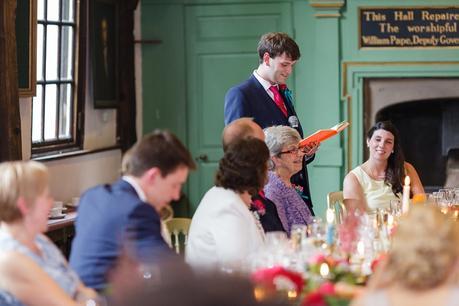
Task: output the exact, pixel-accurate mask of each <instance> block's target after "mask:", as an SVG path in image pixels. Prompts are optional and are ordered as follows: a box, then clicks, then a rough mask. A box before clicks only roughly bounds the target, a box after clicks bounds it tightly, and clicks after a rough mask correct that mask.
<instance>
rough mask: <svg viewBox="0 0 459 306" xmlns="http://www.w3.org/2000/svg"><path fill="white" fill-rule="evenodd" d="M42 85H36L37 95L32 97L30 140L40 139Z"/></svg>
mask: <svg viewBox="0 0 459 306" xmlns="http://www.w3.org/2000/svg"><path fill="white" fill-rule="evenodd" d="M42 95H43V86H42V85H37V95H36V96H35V97H34V98H33V99H32V142H37V141H41V140H42V138H43V135H42V134H41V125H42V116H41V115H42V110H43V100H42V98H43V96H42Z"/></svg>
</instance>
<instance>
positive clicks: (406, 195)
mask: <svg viewBox="0 0 459 306" xmlns="http://www.w3.org/2000/svg"><path fill="white" fill-rule="evenodd" d="M409 209H410V177H409V176H408V175H407V176H405V185H403V195H402V213H403V214H406V213H407V212H408V210H409Z"/></svg>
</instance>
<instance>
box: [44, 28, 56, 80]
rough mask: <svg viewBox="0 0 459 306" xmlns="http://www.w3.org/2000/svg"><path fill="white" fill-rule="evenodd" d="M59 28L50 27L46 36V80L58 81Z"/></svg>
mask: <svg viewBox="0 0 459 306" xmlns="http://www.w3.org/2000/svg"><path fill="white" fill-rule="evenodd" d="M58 31H59V28H58V26H54V25H49V26H48V27H47V35H46V80H48V81H49V80H55V79H57V61H58V58H57V46H58V44H57V41H58V40H57V39H58Z"/></svg>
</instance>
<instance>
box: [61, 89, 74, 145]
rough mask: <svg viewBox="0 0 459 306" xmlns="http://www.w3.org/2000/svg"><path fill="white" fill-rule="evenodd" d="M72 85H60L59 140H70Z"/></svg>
mask: <svg viewBox="0 0 459 306" xmlns="http://www.w3.org/2000/svg"><path fill="white" fill-rule="evenodd" d="M71 99H72V85H70V84H61V92H60V101H59V104H60V109H59V117H60V120H59V139H62V138H70V136H71V133H70V122H71V121H72V118H71V114H72V113H71V110H72V101H71Z"/></svg>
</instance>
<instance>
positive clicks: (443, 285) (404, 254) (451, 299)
mask: <svg viewBox="0 0 459 306" xmlns="http://www.w3.org/2000/svg"><path fill="white" fill-rule="evenodd" d="M458 260H459V228H458V224H457V222H455V221H453V220H451V219H450V218H448V217H447V216H446V215H444V214H442V213H441V212H440V211H439V210H437V209H436V208H434V207H425V206H414V207H413V208H411V209H410V212H409V213H408V215H407V216H406V218H405V219H402V220H401V222H400V223H399V226H398V227H397V230H396V233H395V236H394V238H393V241H392V248H391V250H390V252H389V254H388V257H387V258H386V259H385V260H384V261H383V262H381V264H380V265H379V266H378V268H377V271H376V272H375V274H374V275H373V276H372V278H371V279H370V283H369V285H368V290H367V292H366V293H365V294H364V295H362V296H361V297H360V298H359V299H357V300H356V301H354V303H353V306H366V305H368V306H369V305H371V306H402V305H403V306H404V305H416V306H427V305H429V306H431V305H436V306H448V305H451V306H453V305H459V284H458V279H459V278H458V276H459V269H458V267H459V262H458Z"/></svg>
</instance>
